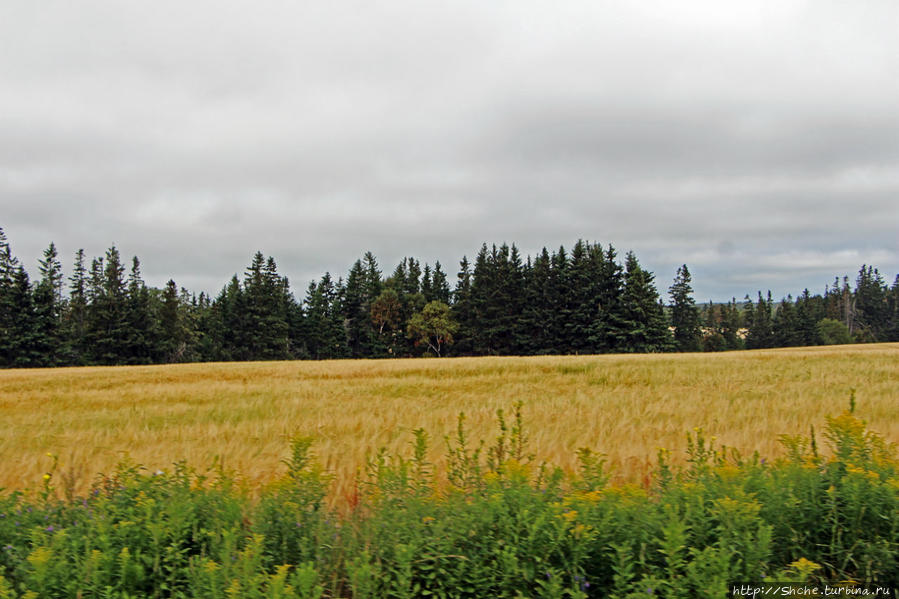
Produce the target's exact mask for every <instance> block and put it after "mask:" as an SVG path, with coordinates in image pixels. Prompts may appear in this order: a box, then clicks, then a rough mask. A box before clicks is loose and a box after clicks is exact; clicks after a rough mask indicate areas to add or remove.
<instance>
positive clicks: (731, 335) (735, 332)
mask: <svg viewBox="0 0 899 599" xmlns="http://www.w3.org/2000/svg"><path fill="white" fill-rule="evenodd" d="M720 326H721V328H720V331H721V336H722V337H724V347H725V349H727V350H735V349H743V348H744V347H745V346H744V343H743V338H742V332H743V331H742V324H741V322H740V309H739V308H738V307H737V299H736V298H731V300H730V302H728V303H727V304H725V305H724V306H723V307H722V308H721V325H720Z"/></svg>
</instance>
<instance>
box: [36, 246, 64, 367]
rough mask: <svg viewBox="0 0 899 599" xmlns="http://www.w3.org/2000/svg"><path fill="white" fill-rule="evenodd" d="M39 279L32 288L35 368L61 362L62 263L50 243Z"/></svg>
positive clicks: (41, 262)
mask: <svg viewBox="0 0 899 599" xmlns="http://www.w3.org/2000/svg"><path fill="white" fill-rule="evenodd" d="M40 273H41V280H40V282H39V283H38V284H37V285H35V287H34V316H35V340H34V349H35V352H36V354H37V355H38V356H39V357H38V358H37V360H36V365H40V366H57V365H59V364H60V363H61V362H62V360H63V359H64V354H63V351H62V334H61V331H60V325H61V319H62V311H63V307H64V305H63V299H62V264H60V262H59V258H58V255H57V253H56V245H54V244H53V243H51V244H50V246H49V247H48V248H47V249H46V250H44V257H43V259H41V260H40Z"/></svg>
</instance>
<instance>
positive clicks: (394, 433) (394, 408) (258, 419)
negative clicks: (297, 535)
mask: <svg viewBox="0 0 899 599" xmlns="http://www.w3.org/2000/svg"><path fill="white" fill-rule="evenodd" d="M851 388H855V389H856V390H857V397H858V404H859V409H858V412H859V414H860V415H861V416H862V417H863V418H865V419H866V420H867V421H868V423H869V425H870V426H871V428H873V429H874V430H877V431H879V432H880V433H882V434H883V435H884V436H885V437H886V438H887V439H888V440H890V441H894V442H895V441H899V344H895V343H893V344H880V345H870V346H843V347H827V348H823V347H822V348H808V349H789V350H770V351H755V352H739V353H727V354H713V355H709V354H684V355H670V354H669V355H639V356H579V357H530V358H459V359H440V360H438V359H429V360H425V359H418V360H379V361H368V360H365V361H337V362H267V363H239V364H184V365H174V366H145V367H110V368H65V369H52V370H7V371H0V464H2V468H0V486H2V487H6V488H8V489H22V488H29V487H30V488H35V487H37V486H38V485H39V481H40V478H41V475H42V474H43V473H44V472H45V471H46V470H47V468H48V467H49V464H50V460H49V458H47V457H46V454H47V452H54V453H57V454H58V455H59V457H60V470H59V474H57V477H58V478H62V475H65V477H67V478H69V479H70V480H72V481H73V482H72V483H70V484H72V485H74V487H75V488H76V490H78V491H83V490H84V489H86V488H87V486H88V485H89V484H90V482H91V481H92V480H93V478H94V476H95V475H96V474H97V473H99V472H109V471H111V470H112V469H113V468H114V466H115V464H116V463H118V462H119V461H121V460H122V459H123V457H124V456H125V455H128V456H130V458H131V459H132V460H133V461H135V462H137V463H139V464H143V465H145V466H146V467H148V468H151V469H156V468H166V467H168V466H170V465H171V463H172V462H174V461H176V460H179V459H186V460H187V461H188V463H190V464H191V465H194V466H197V467H200V468H202V467H206V466H209V465H211V464H212V463H213V460H214V459H215V458H216V456H220V457H221V458H222V459H223V460H224V463H225V465H226V467H228V468H233V469H235V470H237V471H238V472H240V473H242V474H243V475H244V477H245V479H246V481H247V482H248V483H249V484H251V485H259V484H261V483H263V482H265V481H268V480H271V479H273V478H274V477H276V476H278V475H279V474H280V473H281V472H283V466H282V465H281V464H280V460H281V459H283V458H285V457H286V454H287V452H288V441H287V440H288V438H289V437H290V436H293V435H311V436H313V437H315V438H316V443H315V445H314V450H315V453H316V455H317V456H318V458H319V461H320V463H321V464H322V465H323V466H324V467H325V468H326V469H328V470H330V471H332V472H334V473H335V474H336V475H337V478H336V480H337V482H336V483H335V489H334V494H333V496H334V497H335V498H336V500H337V501H340V498H341V497H344V496H346V494H347V493H349V492H350V489H351V488H352V485H353V479H354V476H355V472H356V471H357V469H358V468H359V467H360V466H361V465H363V464H364V460H365V455H366V452H369V451H372V450H375V449H377V448H379V447H381V446H384V447H386V448H387V449H388V450H390V451H391V452H401V453H403V454H406V455H408V453H409V452H408V448H409V442H410V440H411V438H412V435H411V430H412V429H414V428H417V427H423V428H424V429H425V430H427V431H428V433H429V434H430V435H431V438H432V459H433V461H434V462H435V463H437V464H438V465H439V464H440V463H441V462H442V461H443V454H444V449H445V448H444V444H443V435H446V434H450V433H452V432H453V430H454V428H455V424H456V417H457V415H458V413H459V412H460V411H464V412H465V414H466V418H467V426H468V428H469V430H470V431H471V433H472V438H473V439H479V438H483V439H485V440H487V441H488V442H489V441H490V440H492V439H493V438H494V437H495V434H496V426H495V422H496V419H495V413H496V410H497V409H498V408H505V409H506V410H507V411H509V409H510V408H511V407H512V406H513V405H514V403H515V402H517V401H519V400H520V401H522V402H524V417H525V426H526V432H527V434H528V435H529V437H530V449H531V451H533V452H534V453H536V454H537V458H538V459H541V460H542V459H546V460H548V461H550V462H553V463H556V464H559V465H562V466H564V467H569V468H570V467H572V466H573V465H574V458H575V450H576V449H578V448H579V447H590V448H592V449H595V450H598V451H601V452H604V453H606V454H607V455H608V458H609V462H610V464H611V465H612V467H613V469H614V471H615V472H616V473H617V476H618V477H619V478H623V479H631V480H637V481H639V480H641V479H642V478H643V477H644V476H645V475H646V474H647V473H648V472H649V471H650V469H651V468H652V464H653V463H654V460H655V454H656V451H657V449H658V448H660V447H665V448H668V449H672V450H674V452H675V455H676V456H677V455H680V454H682V450H683V448H684V445H685V442H684V441H685V433H686V432H687V431H691V430H692V429H693V428H694V427H701V428H703V429H704V430H705V431H706V433H707V435H714V436H716V437H717V439H718V442H719V443H723V444H726V445H728V446H732V447H736V448H739V449H741V450H743V451H744V452H751V451H753V450H758V451H760V452H761V453H762V454H763V455H769V456H772V455H776V454H778V453H779V451H780V447H779V444H778V436H779V435H781V434H784V433H789V434H794V433H808V431H809V427H810V426H811V425H814V426H815V427H816V428H817V429H820V428H821V427H822V425H823V424H824V418H825V416H827V415H836V414H838V413H839V412H841V411H842V410H844V409H845V408H846V407H847V405H848V397H849V393H850V389H851Z"/></svg>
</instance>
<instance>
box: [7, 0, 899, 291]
mask: <svg viewBox="0 0 899 599" xmlns="http://www.w3.org/2000/svg"><path fill="white" fill-rule="evenodd" d="M0 227H2V228H3V229H4V230H5V231H6V234H7V236H8V237H9V240H10V242H11V245H12V249H13V252H14V253H15V254H16V255H18V257H19V258H20V260H22V261H23V262H24V263H25V265H26V267H27V268H28V270H29V272H30V273H31V274H32V276H36V275H37V258H38V257H39V255H40V253H41V251H42V250H43V249H44V248H45V247H46V246H47V244H48V243H49V242H50V241H54V242H55V243H56V244H57V246H58V248H59V249H60V253H61V257H62V260H63V263H64V266H65V268H66V271H67V273H68V272H70V271H71V262H72V257H73V255H74V252H75V251H76V250H77V249H78V248H81V247H83V248H84V249H85V250H86V252H87V253H88V255H91V256H93V255H100V254H102V253H103V251H104V250H105V249H106V248H107V247H109V246H110V245H111V244H113V243H115V244H116V245H117V246H118V248H119V249H120V251H121V252H122V253H123V254H124V255H126V256H127V257H130V256H132V255H134V254H137V255H138V256H139V257H140V258H141V262H142V265H143V272H144V277H145V279H146V280H147V282H148V283H149V284H152V285H157V286H161V285H163V284H164V283H165V281H166V280H168V278H170V277H173V278H174V279H175V280H176V281H177V283H178V284H179V285H183V286H186V287H188V288H189V289H193V290H195V291H201V290H205V291H209V292H213V293H216V292H217V291H218V290H219V289H220V288H221V287H222V286H223V285H224V284H225V283H226V282H227V280H228V279H229V278H230V277H231V275H232V274H234V273H242V271H243V270H244V268H245V267H246V265H247V264H249V261H250V258H251V256H252V254H253V253H254V252H255V251H256V250H261V251H263V252H264V253H265V254H266V255H272V256H274V257H275V259H276V260H277V262H278V265H279V269H280V271H281V272H282V273H283V274H286V275H287V276H289V277H290V279H291V281H292V282H293V284H294V287H295V289H296V290H297V291H298V294H299V295H302V291H303V289H304V288H305V286H306V284H307V283H308V282H309V280H311V279H313V278H318V277H319V276H320V275H321V274H322V273H323V272H324V271H326V270H329V271H331V272H332V273H335V274H337V275H345V273H346V270H347V269H348V268H349V266H350V265H351V264H352V262H353V261H354V260H355V259H356V258H358V257H360V256H361V254H362V253H363V252H365V251H366V250H370V251H372V252H373V253H374V254H375V255H376V256H377V257H378V259H379V260H380V262H381V265H382V268H383V270H384V271H386V272H388V273H389V271H391V270H392V269H393V267H394V266H395V264H396V263H397V261H398V260H399V259H400V258H401V257H402V256H403V255H414V256H416V257H418V258H419V259H421V260H422V262H425V261H427V262H431V263H433V261H434V260H440V261H441V262H442V263H443V265H444V269H445V270H446V271H448V272H449V273H450V274H451V279H452V280H455V273H456V271H457V270H458V260H459V259H460V258H461V257H462V255H463V254H468V256H469V257H471V256H472V255H473V254H474V253H476V251H477V249H478V247H479V246H480V244H481V243H482V242H485V241H486V242H488V243H494V242H495V243H500V242H502V241H508V242H510V243H511V242H515V243H517V244H518V246H519V248H520V249H521V250H522V252H523V253H526V254H527V253H530V254H534V253H535V252H537V251H539V249H540V248H541V247H543V246H544V245H545V246H548V247H550V248H554V247H558V246H559V245H560V244H564V245H565V246H566V247H570V246H571V245H572V244H573V242H574V241H575V240H577V239H578V238H584V239H586V240H588V241H596V242H600V243H603V244H607V243H612V244H613V245H614V246H615V247H616V248H618V249H619V250H620V251H621V252H622V254H623V253H624V252H625V251H627V250H633V251H635V252H636V254H637V256H638V257H639V258H640V260H641V262H642V263H643V264H644V266H645V267H647V268H649V269H650V270H653V271H654V272H655V273H656V277H657V281H658V287H659V289H660V291H666V290H667V287H668V286H669V285H670V284H671V279H672V278H673V276H674V273H675V269H676V268H677V266H678V265H679V264H681V263H684V262H685V263H687V264H688V265H689V266H690V268H691V271H692V272H693V275H694V288H695V290H696V299H697V300H698V301H706V300H708V299H709V298H713V299H716V300H718V299H727V298H730V297H731V296H737V297H738V299H739V298H742V296H743V295H744V294H745V293H747V292H754V291H755V290H757V289H762V290H766V289H771V291H772V292H773V293H774V294H775V296H776V297H778V298H779V297H780V296H781V295H784V294H786V293H790V292H792V293H795V292H797V291H801V289H802V288H803V287H806V286H807V287H809V288H810V289H811V290H812V291H813V292H819V291H821V290H822V289H823V286H824V285H825V284H826V283H828V282H829V281H831V280H832V278H833V275H836V274H840V275H842V274H848V275H850V276H851V277H852V278H853V279H854V277H855V274H856V272H857V271H858V268H859V266H860V265H861V264H862V263H868V264H874V265H875V266H877V267H879V268H880V270H881V272H882V273H884V274H885V275H886V277H887V280H888V282H892V278H893V277H894V276H895V275H896V273H897V271H899V241H897V239H899V2H896V1H895V0H865V1H861V2H846V1H843V0H840V1H838V2H837V1H829V0H816V1H809V2H796V1H790V0H772V1H770V2H753V1H750V0H743V1H741V2H722V1H721V0H711V1H708V2H692V1H691V2H671V1H670V0H660V1H658V2H640V1H621V2H612V1H604V0H593V1H590V2H564V3H558V2H525V1H521V0H516V1H514V2H484V1H483V0H477V1H472V2H462V1H453V2H440V3H433V2H427V1H423V0H408V1H402V2H389V1H388V2H370V1H358V2H340V1H336V2H324V1H322V2H311V1H308V2H296V1H283V2H282V1H277V0H272V1H268V2H226V1H223V0H215V1H211V0H210V1H205V0H204V1H198V0H191V1H190V2H184V1H183V0H179V1H176V2H174V1H173V2H170V1H160V0H155V1H153V2H122V1H118V0H109V1H107V2H99V1H90V0H80V1H79V2H69V1H68V0H64V1H58V2H54V1H42V2H35V1H34V0H23V1H19V0H4V1H3V3H2V5H0Z"/></svg>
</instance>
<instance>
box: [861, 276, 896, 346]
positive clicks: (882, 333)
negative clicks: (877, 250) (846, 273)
mask: <svg viewBox="0 0 899 599" xmlns="http://www.w3.org/2000/svg"><path fill="white" fill-rule="evenodd" d="M854 306H855V314H856V318H855V331H854V333H855V338H856V339H857V340H858V341H863V342H876V341H885V340H886V338H887V330H888V329H889V320H890V318H889V312H890V305H889V289H888V288H887V285H886V283H885V282H884V280H883V277H882V276H881V274H880V272H878V270H877V269H876V268H874V267H873V266H868V265H862V267H861V269H860V270H859V272H858V278H857V279H856V283H855V297H854Z"/></svg>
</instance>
